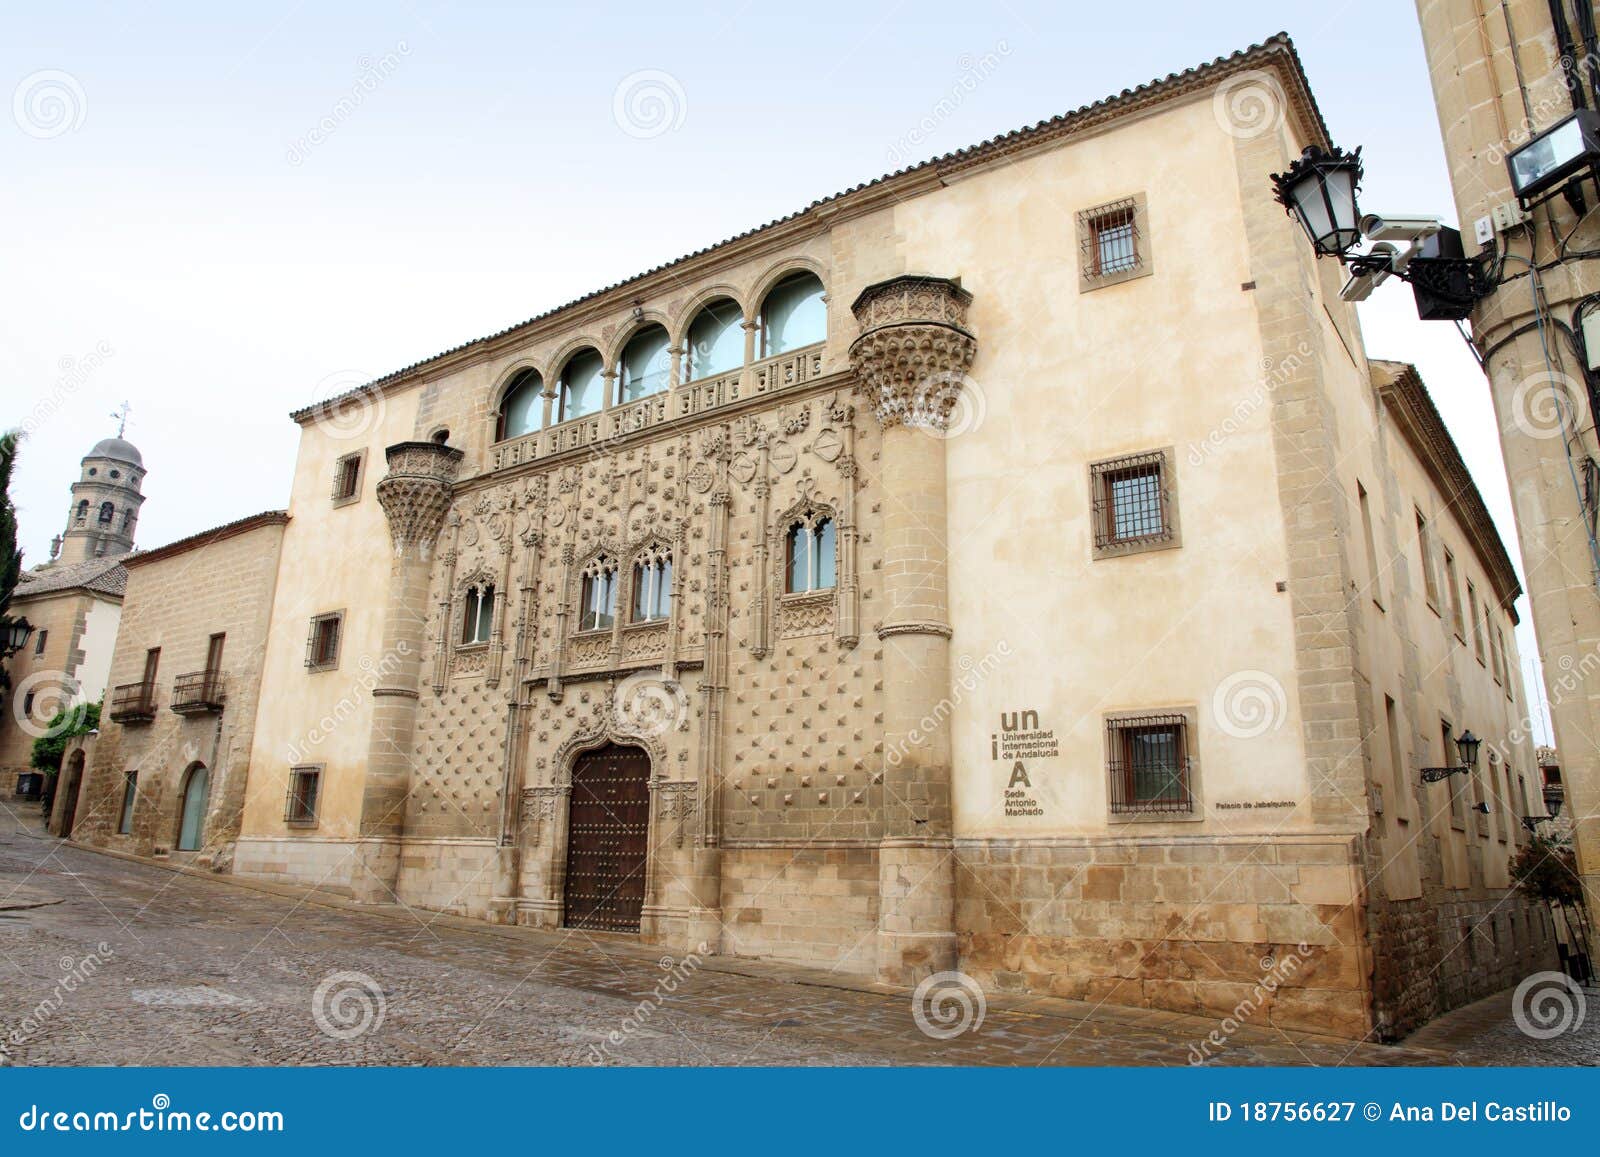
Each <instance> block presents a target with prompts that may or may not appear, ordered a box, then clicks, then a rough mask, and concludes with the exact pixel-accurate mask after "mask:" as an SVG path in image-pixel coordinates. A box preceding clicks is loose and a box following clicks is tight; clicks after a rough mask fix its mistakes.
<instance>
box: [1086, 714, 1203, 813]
mask: <svg viewBox="0 0 1600 1157" xmlns="http://www.w3.org/2000/svg"><path fill="white" fill-rule="evenodd" d="M1106 763H1107V772H1108V774H1109V776H1110V789H1111V790H1110V798H1111V811H1112V812H1113V813H1114V814H1122V815H1129V814H1132V815H1167V814H1174V813H1176V814H1188V813H1190V812H1192V811H1193V810H1194V796H1193V793H1192V790H1191V789H1192V786H1193V781H1192V768H1191V765H1190V758H1189V719H1188V716H1187V715H1183V714H1179V713H1172V714H1161V715H1128V716H1119V717H1113V718H1110V719H1107V720H1106Z"/></svg>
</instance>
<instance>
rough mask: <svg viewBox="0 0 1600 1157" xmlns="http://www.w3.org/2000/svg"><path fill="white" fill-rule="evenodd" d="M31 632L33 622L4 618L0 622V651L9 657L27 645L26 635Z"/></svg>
mask: <svg viewBox="0 0 1600 1157" xmlns="http://www.w3.org/2000/svg"><path fill="white" fill-rule="evenodd" d="M31 634H33V624H32V623H30V622H28V620H27V619H6V620H5V622H4V623H3V624H0V651H3V652H5V656H6V658H10V657H11V656H12V655H15V654H16V653H17V652H18V651H20V650H22V648H24V647H26V646H27V645H28V636H29V635H31Z"/></svg>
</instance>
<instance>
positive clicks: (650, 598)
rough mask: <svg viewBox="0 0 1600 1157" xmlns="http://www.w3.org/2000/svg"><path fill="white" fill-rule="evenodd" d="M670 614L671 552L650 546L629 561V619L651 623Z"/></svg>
mask: <svg viewBox="0 0 1600 1157" xmlns="http://www.w3.org/2000/svg"><path fill="white" fill-rule="evenodd" d="M671 614H672V552H671V551H670V550H667V549H665V548H653V549H651V550H647V551H645V553H644V554H642V555H640V556H639V560H638V561H637V562H635V563H634V564H633V621H634V622H636V623H649V622H655V621H656V620H659V619H665V618H668V617H669V616H670V615H671Z"/></svg>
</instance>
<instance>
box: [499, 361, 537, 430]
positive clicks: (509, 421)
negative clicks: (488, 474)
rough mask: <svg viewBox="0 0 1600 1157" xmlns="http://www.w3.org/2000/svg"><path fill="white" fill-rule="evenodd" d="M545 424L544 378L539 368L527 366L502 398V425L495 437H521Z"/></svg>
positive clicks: (514, 379) (513, 380)
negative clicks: (528, 368) (540, 374)
mask: <svg viewBox="0 0 1600 1157" xmlns="http://www.w3.org/2000/svg"><path fill="white" fill-rule="evenodd" d="M543 424H544V379H543V378H542V377H540V376H539V371H538V370H523V371H522V372H521V373H520V374H518V375H517V376H516V377H515V378H513V379H512V381H511V387H510V389H508V390H506V392H505V396H504V397H502V398H501V399H500V429H499V430H498V431H497V434H498V435H499V436H498V437H497V438H496V439H495V440H496V441H498V442H504V441H505V440H506V439H507V438H520V437H522V436H523V435H524V434H532V433H534V432H535V431H537V430H538V429H539V427H540V426H541V425H543Z"/></svg>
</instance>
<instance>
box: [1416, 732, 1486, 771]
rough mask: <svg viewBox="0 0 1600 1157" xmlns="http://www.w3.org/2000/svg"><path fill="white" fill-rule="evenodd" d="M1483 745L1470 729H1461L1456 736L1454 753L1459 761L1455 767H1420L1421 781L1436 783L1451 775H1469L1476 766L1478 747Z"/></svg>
mask: <svg viewBox="0 0 1600 1157" xmlns="http://www.w3.org/2000/svg"><path fill="white" fill-rule="evenodd" d="M1482 745H1483V740H1481V739H1479V738H1478V737H1477V736H1476V735H1474V734H1472V732H1471V731H1463V732H1462V733H1461V734H1460V735H1458V736H1456V754H1457V756H1458V757H1459V758H1460V760H1461V762H1460V763H1459V764H1457V765H1456V766H1455V767H1425V768H1423V769H1422V782H1423V783H1438V782H1439V781H1440V780H1441V779H1449V778H1450V777H1451V776H1452V775H1471V774H1472V773H1473V771H1474V770H1475V769H1476V768H1477V766H1478V748H1479V747H1481V746H1482Z"/></svg>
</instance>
